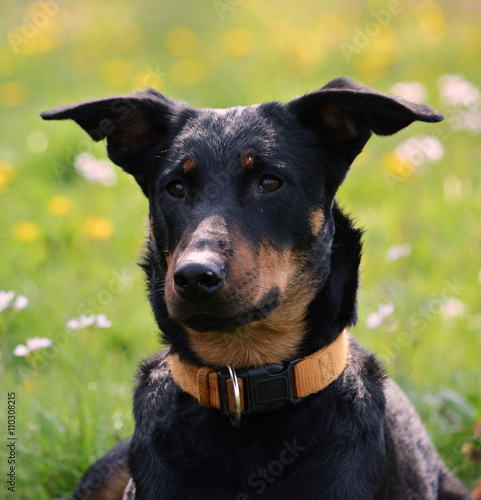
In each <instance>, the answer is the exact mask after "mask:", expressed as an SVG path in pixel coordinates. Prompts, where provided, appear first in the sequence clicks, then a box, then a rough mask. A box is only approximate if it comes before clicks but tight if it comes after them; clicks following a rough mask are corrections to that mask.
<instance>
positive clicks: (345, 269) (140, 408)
mask: <svg viewBox="0 0 481 500" xmlns="http://www.w3.org/2000/svg"><path fill="white" fill-rule="evenodd" d="M42 116H43V117H44V118H46V119H65V118H69V119H73V120H75V121H76V122H77V123H78V124H79V125H80V126H81V127H83V128H84V129H85V130H86V131H87V132H88V133H89V134H90V136H91V137H92V138H93V139H94V140H100V139H103V138H105V137H106V138H107V142H108V152H109V156H110V157H111V159H112V160H113V161H114V162H115V163H117V164H118V165H120V166H121V167H122V168H124V169H125V170H126V171H127V172H129V173H130V174H132V175H134V177H135V178H136V180H137V181H138V183H139V185H140V186H141V188H142V190H143V191H144V193H145V194H146V195H147V197H148V198H149V204H150V217H151V225H152V235H151V237H150V239H149V244H148V248H147V254H146V257H145V261H144V263H143V267H144V270H145V272H146V276H147V281H148V284H149V295H150V301H151V304H152V309H153V312H154V315H155V319H156V321H157V323H158V325H159V328H160V329H161V331H162V336H163V340H164V342H165V344H166V345H167V346H168V347H169V349H170V352H175V353H178V354H179V355H180V356H181V358H182V359H183V360H185V361H188V362H190V363H193V364H195V365H197V366H204V365H206V364H211V365H213V366H214V367H217V365H216V363H213V362H209V361H205V360H204V359H203V357H202V355H201V354H199V352H196V351H195V349H194V348H193V344H192V343H191V341H190V340H189V337H188V335H187V334H186V332H187V330H186V328H187V327H189V326H190V327H191V326H192V325H193V324H195V325H200V326H199V331H201V332H203V331H211V330H212V329H213V328H214V326H213V325H215V327H216V328H215V330H216V331H219V335H221V334H222V335H225V333H224V332H226V331H227V332H229V331H232V335H235V332H236V331H238V330H237V329H240V328H243V327H244V326H245V324H246V322H249V321H251V320H252V318H254V319H256V321H257V322H256V321H253V322H252V325H254V327H256V325H261V326H259V328H260V330H259V331H261V332H262V331H263V330H262V328H264V326H262V325H266V324H269V317H270V315H271V314H272V315H273V314H275V311H276V310H278V309H279V310H282V308H283V307H284V302H283V301H284V300H285V297H286V292H285V291H282V290H280V288H279V287H278V286H277V285H276V286H275V283H274V284H273V285H272V287H271V289H270V290H267V291H265V294H264V295H262V296H260V298H258V299H256V300H258V302H257V303H254V304H252V303H250V302H249V300H250V299H249V300H248V297H250V295H249V293H248V291H247V289H248V288H249V287H255V286H256V283H257V282H256V277H255V276H256V274H255V273H256V272H258V270H257V269H254V270H252V272H251V271H250V270H247V271H246V277H245V281H244V278H237V279H238V281H237V282H236V283H231V282H230V281H229V280H230V279H231V276H232V275H233V274H234V271H235V269H233V268H232V266H233V265H234V264H233V263H236V262H237V264H239V262H238V261H236V260H235V259H236V258H237V257H236V255H237V254H236V252H238V247H237V246H236V245H239V244H241V245H245V246H246V248H247V247H248V248H250V250H249V251H250V252H251V254H252V255H253V256H254V257H255V258H257V257H258V256H259V255H260V253H261V251H262V249H265V248H268V249H271V250H273V251H274V253H275V254H283V253H284V254H285V253H288V254H289V255H292V256H294V257H295V258H296V259H297V260H296V262H297V264H296V265H297V266H298V274H299V276H300V277H301V276H304V277H305V276H307V277H309V280H308V281H307V283H308V284H307V285H305V284H304V285H303V286H304V287H306V286H307V287H308V288H305V290H306V292H307V291H309V292H310V291H312V292H315V293H314V294H313V295H314V298H313V299H312V300H311V301H310V303H309V304H307V305H306V309H305V321H304V329H305V333H304V336H303V340H302V342H301V343H300V345H299V346H298V348H297V352H296V357H302V356H306V355H308V354H311V353H313V352H315V351H316V350H318V349H320V348H321V347H323V346H325V345H328V344H330V343H331V342H332V341H333V340H335V338H336V337H337V336H338V335H339V334H340V333H341V332H342V331H343V330H344V329H345V328H346V327H349V326H352V325H354V324H355V322H356V319H357V291H358V286H359V277H358V269H359V264H360V258H361V236H362V235H361V232H360V231H359V230H358V229H356V228H354V227H353V225H352V222H351V221H350V220H349V218H348V217H347V216H346V215H344V214H343V212H342V211H341V210H340V209H339V207H338V206H337V204H336V202H335V199H334V196H335V193H336V191H337V189H338V187H339V186H340V184H341V183H342V181H343V180H344V178H345V176H346V173H347V171H348V169H349V167H350V165H351V163H352V161H353V160H354V158H355V157H356V156H357V155H358V154H359V152H360V151H361V150H362V148H363V146H364V144H365V143H366V142H367V140H368V139H369V137H370V135H371V133H372V132H374V133H375V134H379V135H389V134H393V133H395V132H397V131H398V130H400V129H402V128H403V127H405V126H407V125H409V124H410V123H412V122H413V121H415V120H420V121H425V122H436V121H439V120H441V119H442V116H441V115H440V114H439V113H437V112H436V111H434V110H433V109H432V108H429V107H428V106H425V105H420V104H413V103H408V102H406V101H403V100H401V99H398V98H394V97H392V96H388V95H386V94H380V93H378V92H375V91H373V90H371V89H368V88H366V87H363V86H361V85H359V84H357V83H354V82H352V81H350V80H348V79H344V78H340V79H336V80H333V81H332V82H330V83H329V84H328V85H326V86H325V87H323V88H321V89H319V90H318V91H315V92H312V93H310V94H307V95H305V96H302V97H299V98H297V99H294V100H293V101H291V102H289V103H287V104H280V103H266V104H262V105H259V106H249V107H246V108H231V109H229V110H209V109H207V110H197V109H193V108H190V107H189V106H187V105H185V104H179V103H176V102H174V101H171V100H169V99H167V98H165V97H164V96H162V95H160V94H158V93H156V92H154V91H151V90H149V91H145V92H140V93H136V94H132V95H129V96H124V97H119V98H111V99H105V100H97V101H90V102H86V103H82V104H78V105H73V106H64V107H61V108H57V109H55V110H52V111H49V112H46V113H44V114H43V115H42ZM246 154H250V155H251V156H252V158H254V160H253V161H254V162H255V164H254V166H253V168H244V169H243V168H242V167H241V163H242V161H243V158H244V159H245V155H246ZM186 159H191V160H192V159H193V160H195V168H194V167H192V171H190V170H189V171H188V172H187V170H186V169H184V170H183V167H182V165H183V164H185V161H186ZM266 177H267V178H269V179H270V180H272V178H274V180H276V181H278V182H279V187H278V189H275V190H274V191H273V192H269V193H266V192H265V191H263V190H262V189H261V185H262V179H265V178H266ZM172 183H174V184H175V183H177V184H175V188H176V191H175V193H177V194H178V191H180V192H181V193H183V194H182V196H177V195H175V196H172V195H171V194H169V193H171V189H170V186H172ZM313 213H314V214H315V213H321V214H322V217H321V218H320V219H319V220H320V221H321V222H322V224H321V226H320V229H319V231H318V232H316V230H314V229H315V226H313V225H312V214H313ZM219 221H220V222H219ZM204 226H205V227H204ZM201 227H202V228H203V229H202V231H200V230H199V228H201ZM313 228H314V229H313ZM239 235H240V236H239ZM202 252H207V253H208V259H207V262H208V263H211V262H212V261H213V260H215V262H216V266H217V267H216V269H220V270H221V271H222V273H220V271H219V280H218V281H219V283H216V286H215V287H214V288H215V290H213V289H209V291H208V295H209V297H208V298H206V297H205V294H206V293H207V292H206V290H203V294H204V295H203V296H202V299H201V298H200V295H199V298H198V302H199V304H200V305H199V304H197V303H196V301H195V300H192V298H191V297H190V298H189V299H188V300H187V299H186V298H185V297H182V287H183V286H185V285H184V284H182V283H180V282H179V283H180V284H179V283H178V282H175V283H174V281H175V277H174V278H172V268H175V269H174V271H173V272H174V276H175V270H176V269H177V267H176V266H177V264H178V262H179V261H182V259H185V255H186V254H187V255H188V256H197V257H196V258H198V255H200V254H201V253H202ZM189 258H190V257H189ZM192 258H194V257H192ZM169 259H173V261H170V260H169ZM176 259H177V260H176ZM172 262H173V263H172ZM199 262H200V261H199V260H197V261H196V265H197V264H199ZM202 263H203V264H204V263H205V262H204V261H202ZM209 265H210V264H209ZM261 271H262V269H261V270H260V271H259V272H261ZM280 271H282V269H281V270H280ZM169 273H170V274H169ZM210 274H212V273H210ZM220 274H222V276H220ZM274 274H275V273H274ZM252 276H254V277H252ZM300 277H299V280H300V279H301V278H300ZM177 281H179V280H177ZM298 285H299V283H296V278H294V279H293V281H292V283H290V285H289V286H290V287H293V286H294V287H295V286H298ZM169 287H171V288H172V289H175V288H176V287H177V291H176V292H175V293H174V292H172V293H173V295H171V296H170V297H169V296H168V293H167V291H168V290H170V288H169ZM229 287H231V288H232V289H231V288H229ZM206 289H207V288H206ZM263 301H264V302H268V303H269V301H271V303H269V304H270V305H269V308H266V307H264V306H263V305H262V304H264V302H263ZM237 310H238V311H239V312H236V311H237ZM249 315H250V316H249ZM246 318H247V319H246ZM248 318H251V320H249V319H248ZM232 325H237V326H232ZM239 331H240V330H239ZM221 332H222V333H221ZM234 354H235V353H234ZM350 355H351V357H350V360H349V363H348V366H347V367H346V369H345V370H344V372H343V374H342V375H341V377H339V378H338V379H337V380H336V381H335V382H333V383H332V384H331V385H329V386H328V387H327V388H326V389H324V390H323V391H321V392H319V393H317V394H315V395H312V396H310V397H308V398H306V399H305V400H304V401H302V402H301V403H300V404H298V405H296V406H293V405H287V406H284V407H283V408H282V409H280V410H276V411H275V412H271V413H266V414H263V415H258V416H254V417H250V418H249V417H245V418H243V420H242V425H241V426H240V427H239V428H233V427H232V425H231V422H230V420H229V419H228V418H225V417H223V416H221V414H220V413H219V412H218V411H217V410H208V409H205V408H204V407H202V406H200V404H199V403H198V402H197V401H196V400H195V399H193V398H192V397H191V396H189V395H188V394H186V393H184V392H183V391H181V390H180V389H179V387H178V386H177V385H176V384H175V383H174V382H173V380H172V378H171V376H170V373H169V370H168V367H167V364H166V356H167V351H163V352H162V353H160V354H157V355H156V356H153V357H152V358H150V359H149V360H147V361H146V362H145V363H144V365H143V366H142V368H141V370H140V373H139V377H138V383H137V388H136V391H135V396H134V416H135V432H134V435H133V437H132V440H131V443H130V446H129V452H128V466H129V470H130V473H131V475H132V477H133V481H134V484H133V485H132V487H131V488H130V494H131V495H133V492H134V491H135V492H136V496H135V498H138V499H172V500H174V499H182V500H183V499H191V498H192V499H194V498H198V499H222V500H225V499H233V500H234V499H235V500H241V499H244V500H245V499H248V498H266V499H338V500H350V499H356V500H362V499H391V500H392V499H403V500H404V499H423V500H427V499H435V498H439V499H448V498H449V499H467V498H469V494H468V492H467V491H466V490H465V489H464V487H463V486H462V485H461V483H459V481H458V480H457V479H455V478H454V476H453V475H452V474H451V473H450V472H449V471H448V470H447V468H446V466H445V465H444V464H443V462H442V461H441V459H440V458H439V456H438V455H437V453H436V451H435V449H434V447H433V445H432V444H431V442H430V440H429V437H428V436H427V434H426V431H425V429H424V427H423V425H422V423H421V422H420V420H419V417H418V416H417V415H416V413H415V411H414V409H413V408H412V406H411V405H410V403H409V401H408V400H407V398H406V397H405V395H404V394H403V393H402V391H401V390H400V389H399V388H398V387H397V386H396V385H395V383H394V382H392V381H391V380H389V379H387V378H386V377H385V375H384V372H383V370H382V368H381V367H380V366H379V364H378V362H377V361H376V360H375V358H374V356H373V355H372V354H371V353H369V352H367V351H366V350H364V349H362V348H361V347H360V346H359V345H358V343H357V342H356V341H355V340H354V339H352V338H351V339H350ZM281 358H282V356H281ZM291 359H292V355H286V356H285V358H282V361H290V360H291ZM126 459H127V458H126V457H125V460H126ZM104 463H105V462H100V464H104ZM87 476H88V475H87ZM87 476H86V478H87ZM86 478H84V480H83V482H82V483H81V485H82V484H85V482H86V480H87V479H86ZM79 498H80V497H79ZM82 498H88V497H82Z"/></svg>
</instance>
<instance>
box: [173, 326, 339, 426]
mask: <svg viewBox="0 0 481 500" xmlns="http://www.w3.org/2000/svg"><path fill="white" fill-rule="evenodd" d="M348 357H349V340H348V334H347V331H346V330H344V331H343V332H342V333H341V334H340V335H339V336H338V337H337V338H336V340H334V342H332V343H331V344H329V345H327V346H325V347H323V348H322V349H320V350H319V351H316V352H315V353H313V354H311V355H309V356H306V357H305V358H302V359H298V360H296V361H292V362H291V363H289V364H288V365H287V366H286V365H267V366H262V367H259V368H248V369H236V370H234V369H232V368H231V367H228V369H227V370H224V371H216V370H214V369H213V368H209V367H203V368H198V367H196V366H194V365H191V364H189V363H185V362H184V361H181V359H180V357H179V356H178V355H177V354H171V355H169V358H168V362H169V368H170V372H171V375H172V378H173V380H174V382H175V383H176V384H177V385H178V386H179V387H180V388H181V389H182V390H183V391H184V392H187V393H189V394H190V395H191V396H193V397H194V398H195V399H197V400H198V401H199V403H200V404H201V405H202V406H204V407H206V408H217V409H218V410H220V411H221V413H222V414H223V415H228V416H230V417H231V418H233V423H234V417H235V424H236V425H239V423H240V418H241V415H249V414H258V413H264V412H266V411H272V410H275V409H277V408H280V407H282V406H284V405H285V404H286V402H291V403H294V404H297V403H298V402H300V401H301V400H302V399H304V398H305V397H307V396H309V395H310V394H315V393H317V392H320V391H322V390H323V389H325V388H326V387H327V386H328V385H330V384H331V383H332V382H334V381H335V380H336V379H337V378H338V377H339V376H340V375H341V373H342V372H343V371H344V368H345V367H346V364H347V361H348Z"/></svg>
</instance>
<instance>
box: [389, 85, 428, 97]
mask: <svg viewBox="0 0 481 500" xmlns="http://www.w3.org/2000/svg"><path fill="white" fill-rule="evenodd" d="M391 92H392V93H393V94H395V95H397V96H399V97H402V98H403V99H407V100H408V101H413V102H424V101H425V100H426V97H427V95H428V91H427V89H426V87H425V86H424V85H423V84H422V83H419V82H399V83H396V84H395V85H394V86H393V87H392V88H391Z"/></svg>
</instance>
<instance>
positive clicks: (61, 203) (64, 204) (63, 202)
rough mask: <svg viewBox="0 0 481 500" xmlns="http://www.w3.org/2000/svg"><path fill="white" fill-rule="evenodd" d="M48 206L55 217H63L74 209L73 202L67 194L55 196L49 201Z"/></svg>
mask: <svg viewBox="0 0 481 500" xmlns="http://www.w3.org/2000/svg"><path fill="white" fill-rule="evenodd" d="M47 208H48V211H49V212H50V213H51V214H52V215H54V216H55V217H63V216H64V215H67V214H69V213H70V212H71V211H72V202H71V201H70V198H67V196H54V197H53V198H52V199H51V200H50V201H49V202H48V204H47Z"/></svg>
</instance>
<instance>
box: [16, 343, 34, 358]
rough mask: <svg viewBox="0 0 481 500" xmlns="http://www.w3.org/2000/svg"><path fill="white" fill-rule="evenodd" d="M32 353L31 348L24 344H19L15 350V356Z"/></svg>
mask: <svg viewBox="0 0 481 500" xmlns="http://www.w3.org/2000/svg"><path fill="white" fill-rule="evenodd" d="M29 352H30V350H29V348H28V347H27V346H25V345H23V344H18V345H17V346H15V349H14V350H13V355H14V356H26V355H27V354H28V353H29Z"/></svg>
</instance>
